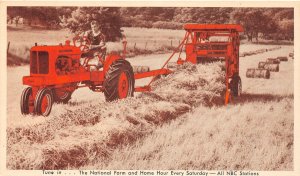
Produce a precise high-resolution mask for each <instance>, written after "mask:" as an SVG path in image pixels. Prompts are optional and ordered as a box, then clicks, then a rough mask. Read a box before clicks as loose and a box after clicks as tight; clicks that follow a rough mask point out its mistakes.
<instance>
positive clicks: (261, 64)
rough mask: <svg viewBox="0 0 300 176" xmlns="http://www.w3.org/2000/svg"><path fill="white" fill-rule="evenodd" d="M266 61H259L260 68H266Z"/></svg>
mask: <svg viewBox="0 0 300 176" xmlns="http://www.w3.org/2000/svg"><path fill="white" fill-rule="evenodd" d="M265 65H266V62H259V63H258V68H265Z"/></svg>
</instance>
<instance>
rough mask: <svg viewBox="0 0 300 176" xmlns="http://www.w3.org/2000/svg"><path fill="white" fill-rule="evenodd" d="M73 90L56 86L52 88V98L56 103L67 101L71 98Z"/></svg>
mask: <svg viewBox="0 0 300 176" xmlns="http://www.w3.org/2000/svg"><path fill="white" fill-rule="evenodd" d="M72 93H73V92H70V91H67V90H65V89H63V88H57V89H54V90H53V98H54V101H55V102H57V103H64V104H66V103H68V102H69V100H70V99H71V96H72Z"/></svg>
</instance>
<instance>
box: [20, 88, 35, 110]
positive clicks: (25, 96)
mask: <svg viewBox="0 0 300 176" xmlns="http://www.w3.org/2000/svg"><path fill="white" fill-rule="evenodd" d="M31 104H32V105H31ZM20 105H21V113H22V114H23V115H27V114H29V113H32V112H33V108H30V106H33V97H32V88H31V87H27V88H26V89H24V90H23V92H22V95H21V102H20Z"/></svg>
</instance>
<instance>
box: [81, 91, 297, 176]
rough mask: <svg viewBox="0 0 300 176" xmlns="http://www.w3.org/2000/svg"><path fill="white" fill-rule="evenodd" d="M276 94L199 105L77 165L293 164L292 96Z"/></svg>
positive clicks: (239, 166)
mask: <svg viewBox="0 0 300 176" xmlns="http://www.w3.org/2000/svg"><path fill="white" fill-rule="evenodd" d="M276 99H277V98H274V99H273V100H267V102H261V101H260V100H259V99H258V100H253V101H250V102H246V103H242V104H238V105H235V106H232V107H221V108H219V107H212V108H207V107H203V106H200V107H199V108H197V109H195V110H194V111H192V112H191V113H189V114H187V115H184V116H182V117H180V118H179V119H177V120H176V121H173V122H171V123H170V124H168V125H165V126H162V127H161V128H158V129H157V130H155V131H154V132H153V133H152V134H150V135H149V136H147V137H146V138H144V139H143V140H140V141H137V142H136V143H134V144H133V145H129V146H126V147H124V148H120V149H117V150H116V151H115V152H114V153H113V155H112V156H111V157H110V159H109V160H105V162H103V161H100V160H97V161H96V162H94V163H93V164H90V165H88V166H85V167H83V168H81V169H92V168H97V169H123V170H127V169H132V170H139V169H142V170H143V169H146V170H151V169H155V170H157V169H160V170H174V169H179V168H180V169H181V170H188V169H189V170H194V169H197V170H265V171H266V170H293V150H294V145H293V140H294V137H293V136H294V135H293V126H294V122H293V121H294V120H293V115H294V114H293V98H291V97H285V96H282V97H280V100H278V101H277V100H276ZM254 109H255V113H254V112H253V110H254ZM124 161H126V162H124Z"/></svg>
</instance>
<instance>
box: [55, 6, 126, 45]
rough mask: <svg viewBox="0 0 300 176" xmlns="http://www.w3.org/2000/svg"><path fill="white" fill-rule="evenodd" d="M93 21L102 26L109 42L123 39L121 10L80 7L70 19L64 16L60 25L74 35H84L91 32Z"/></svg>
mask: <svg viewBox="0 0 300 176" xmlns="http://www.w3.org/2000/svg"><path fill="white" fill-rule="evenodd" d="M92 20H96V21H98V22H99V23H100V24H101V28H102V29H101V30H102V31H103V33H104V34H105V35H106V39H107V40H108V41H115V40H117V39H118V38H121V37H122V34H121V25H122V24H121V18H120V13H119V8H112V7H79V8H77V9H76V10H74V11H73V12H72V13H71V15H70V17H67V16H63V17H62V18H61V23H60V24H61V25H62V26H63V27H66V28H68V29H69V30H71V32H73V33H82V32H84V31H87V30H90V22H91V21H92Z"/></svg>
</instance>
